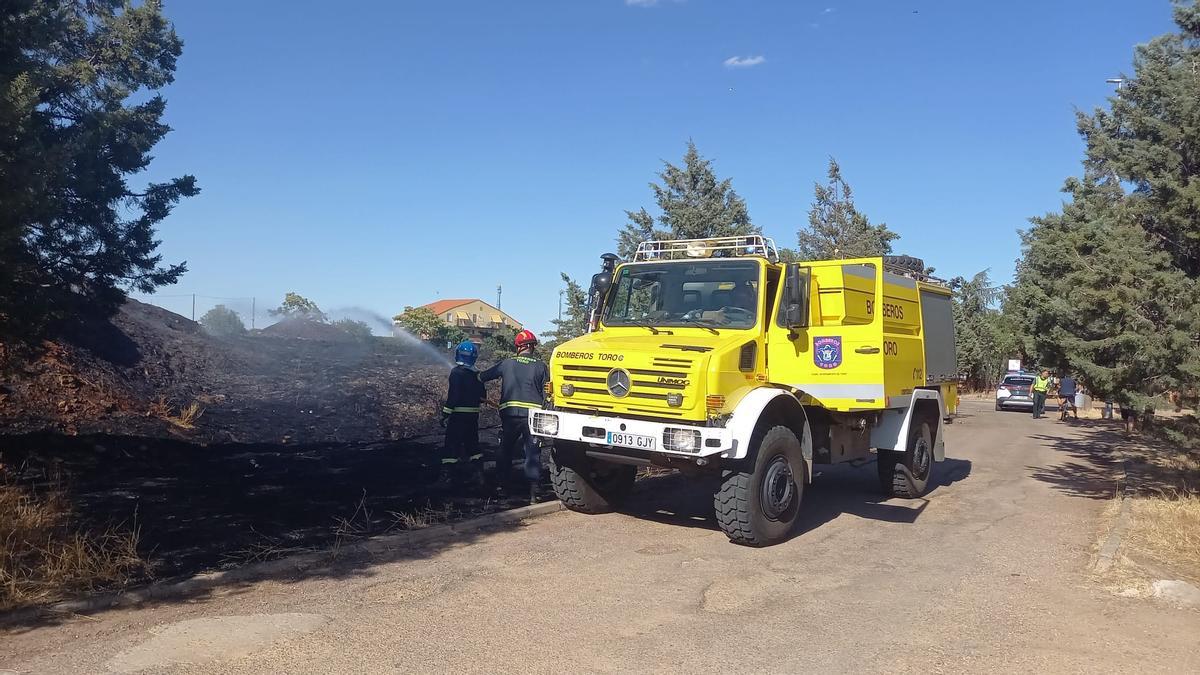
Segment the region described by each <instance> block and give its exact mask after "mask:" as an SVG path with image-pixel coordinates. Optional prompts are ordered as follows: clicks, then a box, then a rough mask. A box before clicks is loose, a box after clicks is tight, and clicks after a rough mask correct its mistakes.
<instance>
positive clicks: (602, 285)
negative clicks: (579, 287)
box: [588, 272, 612, 297]
mask: <svg viewBox="0 0 1200 675" xmlns="http://www.w3.org/2000/svg"><path fill="white" fill-rule="evenodd" d="M610 288H612V272H600V273H599V274H593V275H592V287H591V289H589V292H588V295H590V296H592V297H596V296H597V295H599V296H600V297H604V295H605V294H606V293H608V289H610Z"/></svg>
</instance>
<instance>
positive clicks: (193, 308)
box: [192, 293, 196, 321]
mask: <svg viewBox="0 0 1200 675" xmlns="http://www.w3.org/2000/svg"><path fill="white" fill-rule="evenodd" d="M195 320H196V294H195V293H192V321H195Z"/></svg>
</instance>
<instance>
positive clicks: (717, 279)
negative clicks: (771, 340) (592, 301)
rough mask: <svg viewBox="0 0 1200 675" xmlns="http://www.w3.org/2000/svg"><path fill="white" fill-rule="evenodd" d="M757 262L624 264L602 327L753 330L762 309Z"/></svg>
mask: <svg viewBox="0 0 1200 675" xmlns="http://www.w3.org/2000/svg"><path fill="white" fill-rule="evenodd" d="M758 276H759V262H757V261H755V260H697V261H691V260H689V261H678V262H669V263H649V264H644V265H643V264H638V265H626V266H625V267H622V268H621V269H620V271H619V272H618V273H617V279H616V281H615V283H614V284H613V290H612V292H610V293H609V295H608V302H607V304H606V305H605V310H604V325H606V326H707V327H710V328H711V327H719V328H753V327H754V325H755V322H756V321H757V320H758V313H759V307H760V305H761V304H762V303H761V299H760V293H759V288H758Z"/></svg>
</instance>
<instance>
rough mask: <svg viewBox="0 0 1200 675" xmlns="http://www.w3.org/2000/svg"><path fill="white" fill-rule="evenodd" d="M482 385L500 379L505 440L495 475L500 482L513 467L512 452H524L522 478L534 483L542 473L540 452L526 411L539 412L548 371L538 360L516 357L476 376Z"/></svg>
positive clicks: (548, 377) (501, 444)
mask: <svg viewBox="0 0 1200 675" xmlns="http://www.w3.org/2000/svg"><path fill="white" fill-rule="evenodd" d="M479 379H480V381H482V382H489V381H491V380H495V379H500V380H501V383H500V422H501V424H502V425H503V428H504V437H503V440H502V442H501V443H500V456H499V457H498V458H497V460H496V470H497V476H499V479H500V481H501V482H503V481H504V480H505V479H506V478H507V477H508V473H509V469H510V467H512V456H513V453H514V451H515V450H516V449H517V448H518V447H520V448H522V449H523V450H524V452H525V478H527V479H529V481H530V482H537V481H538V480H539V479H540V478H541V473H542V450H541V447H540V446H539V445H538V443H537V439H535V438H534V437H533V435H532V434H530V433H529V411H530V410H539V409H541V407H542V405H543V404H544V402H545V398H544V397H545V386H546V382H548V381H549V380H550V370H549V368H547V367H546V364H545V363H542V362H541V361H539V360H538V359H535V358H533V357H530V356H516V357H513V358H511V359H505V360H503V361H501V362H500V363H497V364H496V365H494V366H492V367H491V368H489V369H487V370H485V371H483V372H482V373H480V374H479Z"/></svg>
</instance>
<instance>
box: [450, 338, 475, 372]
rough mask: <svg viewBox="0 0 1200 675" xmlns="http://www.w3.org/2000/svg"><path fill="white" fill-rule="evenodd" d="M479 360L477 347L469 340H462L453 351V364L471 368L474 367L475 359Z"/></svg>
mask: <svg viewBox="0 0 1200 675" xmlns="http://www.w3.org/2000/svg"><path fill="white" fill-rule="evenodd" d="M477 358H479V347H476V346H475V343H474V342H471V341H470V340H463V341H462V342H460V343H459V344H458V347H456V348H455V349H454V362H455V363H457V364H458V365H460V366H466V367H468V368H471V367H473V366H474V365H475V359H477Z"/></svg>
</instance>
